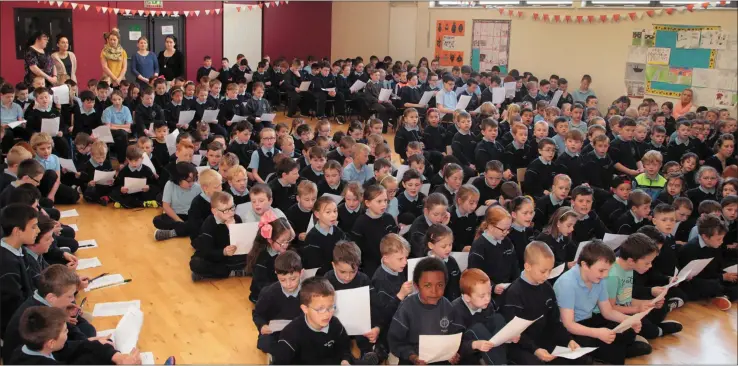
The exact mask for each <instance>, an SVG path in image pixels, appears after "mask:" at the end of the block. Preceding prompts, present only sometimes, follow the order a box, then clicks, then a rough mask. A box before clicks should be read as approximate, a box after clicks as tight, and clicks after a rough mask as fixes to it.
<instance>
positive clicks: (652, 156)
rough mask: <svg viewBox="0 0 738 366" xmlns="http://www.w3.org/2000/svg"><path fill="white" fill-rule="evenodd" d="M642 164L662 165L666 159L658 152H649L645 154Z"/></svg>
mask: <svg viewBox="0 0 738 366" xmlns="http://www.w3.org/2000/svg"><path fill="white" fill-rule="evenodd" d="M641 162H642V163H643V164H646V163H659V164H662V163H663V162H664V157H663V155H661V153H660V152H658V151H656V150H649V151H648V152H646V153H645V154H643V157H642V158H641Z"/></svg>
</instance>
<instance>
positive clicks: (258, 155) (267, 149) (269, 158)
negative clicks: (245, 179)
mask: <svg viewBox="0 0 738 366" xmlns="http://www.w3.org/2000/svg"><path fill="white" fill-rule="evenodd" d="M259 141H260V145H261V146H260V147H259V148H258V149H256V150H255V151H254V152H253V153H251V161H250V162H249V166H248V168H249V169H250V170H251V171H250V174H249V178H250V180H252V181H254V182H256V183H267V180H269V178H270V175H274V171H275V164H274V156H275V154H277V153H279V150H278V149H277V148H275V147H274V144H275V143H276V142H277V135H276V133H275V132H274V130H273V129H271V128H265V129H262V130H261V131H260V132H259Z"/></svg>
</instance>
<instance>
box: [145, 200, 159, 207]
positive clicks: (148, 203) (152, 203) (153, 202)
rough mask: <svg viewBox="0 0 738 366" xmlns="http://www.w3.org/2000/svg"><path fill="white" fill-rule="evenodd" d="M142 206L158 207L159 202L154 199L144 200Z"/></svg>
mask: <svg viewBox="0 0 738 366" xmlns="http://www.w3.org/2000/svg"><path fill="white" fill-rule="evenodd" d="M143 206H144V207H146V208H158V207H159V204H158V203H157V202H156V201H153V200H152V201H144V203H143Z"/></svg>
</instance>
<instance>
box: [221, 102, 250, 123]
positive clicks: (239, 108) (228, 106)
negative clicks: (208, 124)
mask: <svg viewBox="0 0 738 366" xmlns="http://www.w3.org/2000/svg"><path fill="white" fill-rule="evenodd" d="M218 110H219V111H218V124H219V125H220V126H221V127H223V128H225V129H226V130H228V131H230V130H231V129H232V128H233V127H234V125H235V124H236V123H237V122H234V123H233V124H232V125H231V126H228V124H227V122H228V121H232V120H233V117H234V116H242V117H245V116H246V107H244V105H243V103H241V101H239V100H238V98H236V99H229V98H225V99H223V100H221V101H220V103H219V104H218Z"/></svg>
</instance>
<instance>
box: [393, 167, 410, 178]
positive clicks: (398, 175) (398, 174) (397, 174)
mask: <svg viewBox="0 0 738 366" xmlns="http://www.w3.org/2000/svg"><path fill="white" fill-rule="evenodd" d="M408 170H410V167H409V166H407V165H404V164H403V165H400V166H398V167H397V172H395V178H397V180H398V181H402V176H403V175H405V172H406V171H408Z"/></svg>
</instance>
